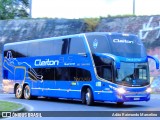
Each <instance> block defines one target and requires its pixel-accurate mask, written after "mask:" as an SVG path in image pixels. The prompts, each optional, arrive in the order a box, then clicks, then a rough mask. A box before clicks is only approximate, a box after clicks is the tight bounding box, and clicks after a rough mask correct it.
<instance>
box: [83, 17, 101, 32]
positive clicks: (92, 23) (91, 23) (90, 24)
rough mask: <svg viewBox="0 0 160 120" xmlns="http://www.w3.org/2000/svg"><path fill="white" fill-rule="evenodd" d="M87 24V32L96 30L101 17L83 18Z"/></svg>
mask: <svg viewBox="0 0 160 120" xmlns="http://www.w3.org/2000/svg"><path fill="white" fill-rule="evenodd" d="M83 20H84V22H85V24H86V32H92V31H95V29H96V27H97V25H98V23H99V20H100V18H84V19H83Z"/></svg>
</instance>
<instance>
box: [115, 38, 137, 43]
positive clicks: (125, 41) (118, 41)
mask: <svg viewBox="0 0 160 120" xmlns="http://www.w3.org/2000/svg"><path fill="white" fill-rule="evenodd" d="M113 42H114V43H128V44H133V43H134V42H133V41H130V40H125V39H122V40H121V39H113Z"/></svg>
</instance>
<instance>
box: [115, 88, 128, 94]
mask: <svg viewBox="0 0 160 120" xmlns="http://www.w3.org/2000/svg"><path fill="white" fill-rule="evenodd" d="M117 92H118V93H120V94H124V93H125V92H126V90H125V89H124V88H117Z"/></svg>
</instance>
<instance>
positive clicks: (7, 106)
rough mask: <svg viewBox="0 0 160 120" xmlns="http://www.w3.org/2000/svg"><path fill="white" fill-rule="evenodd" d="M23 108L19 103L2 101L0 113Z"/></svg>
mask: <svg viewBox="0 0 160 120" xmlns="http://www.w3.org/2000/svg"><path fill="white" fill-rule="evenodd" d="M21 107H22V105H21V104H18V103H13V102H6V101H0V111H16V110H18V109H20V108H21Z"/></svg>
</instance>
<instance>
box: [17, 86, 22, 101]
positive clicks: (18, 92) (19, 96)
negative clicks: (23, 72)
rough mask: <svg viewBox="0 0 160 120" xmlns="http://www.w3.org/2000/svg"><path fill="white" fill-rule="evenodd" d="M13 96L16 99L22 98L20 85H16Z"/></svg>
mask: <svg viewBox="0 0 160 120" xmlns="http://www.w3.org/2000/svg"><path fill="white" fill-rule="evenodd" d="M15 97H16V98H18V99H22V98H23V89H22V87H21V85H18V86H17V87H16V92H15Z"/></svg>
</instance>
